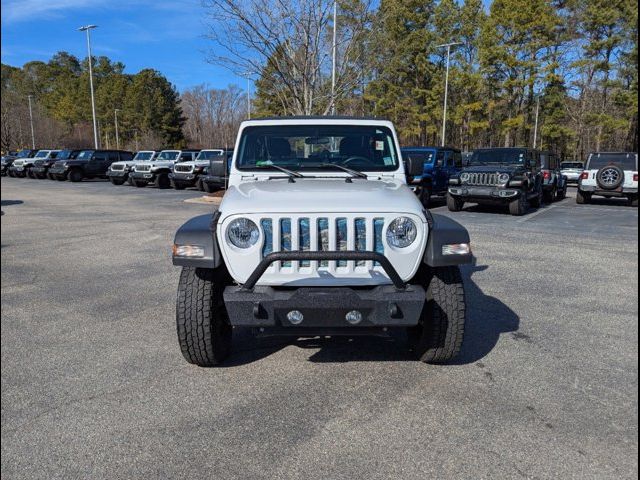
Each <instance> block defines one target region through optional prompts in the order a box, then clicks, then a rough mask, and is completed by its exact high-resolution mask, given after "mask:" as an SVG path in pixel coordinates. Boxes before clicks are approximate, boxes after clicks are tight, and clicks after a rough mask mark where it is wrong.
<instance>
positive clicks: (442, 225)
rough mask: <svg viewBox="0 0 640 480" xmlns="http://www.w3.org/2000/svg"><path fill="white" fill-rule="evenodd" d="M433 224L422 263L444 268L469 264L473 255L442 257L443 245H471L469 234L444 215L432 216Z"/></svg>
mask: <svg viewBox="0 0 640 480" xmlns="http://www.w3.org/2000/svg"><path fill="white" fill-rule="evenodd" d="M432 217H433V224H432V226H431V230H430V231H429V240H428V241H427V248H426V250H425V252H424V263H426V264H427V265H429V266H430V267H446V266H451V265H462V264H465V263H471V261H472V259H473V255H472V254H471V253H469V254H467V255H443V254H442V247H443V245H452V244H458V243H469V244H470V243H471V239H470V237H469V232H468V231H467V229H466V228H464V227H463V226H462V225H460V224H459V223H458V222H456V221H455V220H453V219H451V218H449V217H445V216H444V215H438V214H432Z"/></svg>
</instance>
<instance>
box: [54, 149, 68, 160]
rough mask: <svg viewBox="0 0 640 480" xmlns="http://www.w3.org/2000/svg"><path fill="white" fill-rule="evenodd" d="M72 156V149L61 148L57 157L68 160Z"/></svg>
mask: <svg viewBox="0 0 640 480" xmlns="http://www.w3.org/2000/svg"><path fill="white" fill-rule="evenodd" d="M70 158H71V150H60V151H59V152H58V155H57V156H56V159H58V160H68V159H70Z"/></svg>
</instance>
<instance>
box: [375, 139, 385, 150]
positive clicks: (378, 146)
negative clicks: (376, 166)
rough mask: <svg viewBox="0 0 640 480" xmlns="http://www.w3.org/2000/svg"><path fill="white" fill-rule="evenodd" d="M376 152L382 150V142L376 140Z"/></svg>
mask: <svg viewBox="0 0 640 480" xmlns="http://www.w3.org/2000/svg"><path fill="white" fill-rule="evenodd" d="M376 150H379V151H383V150H384V142H383V141H382V140H376Z"/></svg>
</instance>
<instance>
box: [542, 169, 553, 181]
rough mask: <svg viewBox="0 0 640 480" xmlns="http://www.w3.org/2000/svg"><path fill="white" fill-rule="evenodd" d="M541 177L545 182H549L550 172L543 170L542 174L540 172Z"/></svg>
mask: <svg viewBox="0 0 640 480" xmlns="http://www.w3.org/2000/svg"><path fill="white" fill-rule="evenodd" d="M542 176H543V177H544V179H545V180H549V179H550V178H551V172H549V171H547V170H545V171H544V172H542Z"/></svg>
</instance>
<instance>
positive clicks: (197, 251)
mask: <svg viewBox="0 0 640 480" xmlns="http://www.w3.org/2000/svg"><path fill="white" fill-rule="evenodd" d="M173 256H174V257H199V258H202V257H204V247H201V246H200V245H174V246H173Z"/></svg>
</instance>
